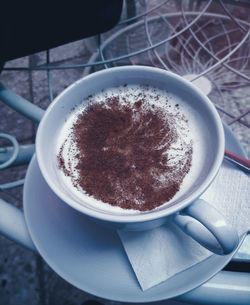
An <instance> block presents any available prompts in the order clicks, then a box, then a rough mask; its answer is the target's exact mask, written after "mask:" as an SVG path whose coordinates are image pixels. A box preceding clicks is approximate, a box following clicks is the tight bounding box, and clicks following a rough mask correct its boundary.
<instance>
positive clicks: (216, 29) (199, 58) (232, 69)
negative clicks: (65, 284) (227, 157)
mask: <svg viewBox="0 0 250 305" xmlns="http://www.w3.org/2000/svg"><path fill="white" fill-rule="evenodd" d="M249 33H250V3H249V2H248V1H233V0H232V1H222V0H218V1H213V0H209V1H191V0H190V1H184V0H183V1H170V0H169V1H168V0H165V1H160V0H159V1H156V0H154V1H152V0H151V1H149V0H148V1H147V0H138V1H131V0H127V1H125V2H124V8H123V13H122V18H121V21H120V22H119V24H118V25H117V26H116V27H115V28H113V29H112V30H110V31H108V32H106V33H104V34H101V35H99V36H95V37H91V38H87V39H83V40H81V41H77V42H74V43H71V44H67V45H64V46H61V47H58V48H55V49H51V50H47V51H44V52H40V53H37V54H34V55H31V56H29V57H25V58H22V59H18V60H13V61H9V62H7V63H6V65H5V67H4V69H3V72H2V74H1V75H0V80H1V81H2V83H3V84H4V85H3V84H0V100H1V101H2V102H3V103H5V104H6V105H8V106H10V107H11V108H13V109H14V110H16V111H18V112H19V113H21V115H22V116H25V117H27V118H29V119H31V122H32V123H30V122H29V121H28V120H26V119H22V116H20V115H16V114H13V113H14V112H13V111H10V110H9V108H8V107H5V106H4V107H3V112H2V117H1V129H0V132H1V135H0V137H1V138H2V139H4V141H5V142H3V147H1V148H0V169H1V170H3V169H5V170H4V171H1V176H2V180H1V182H2V184H1V185H0V196H1V199H0V232H1V233H2V234H3V235H5V236H7V237H8V238H10V239H12V240H14V241H16V242H17V243H19V244H21V245H23V246H25V247H26V248H28V249H30V250H32V251H35V252H36V249H35V247H34V245H33V243H32V241H31V239H30V237H29V234H28V231H27V228H26V225H25V222H24V218H23V213H22V211H21V210H20V209H19V208H20V206H21V188H20V186H22V184H23V182H24V176H22V175H24V173H25V169H26V165H27V163H28V162H29V161H30V159H31V157H32V155H33V153H34V144H33V143H34V138H35V130H36V127H37V123H39V121H40V119H41V117H42V115H43V113H44V109H46V107H47V106H48V104H49V101H52V100H53V98H54V96H56V95H57V94H58V93H59V92H60V91H62V90H63V89H64V88H65V87H66V86H68V85H69V84H71V83H72V82H73V81H75V80H76V79H78V78H80V77H82V76H84V75H87V74H89V73H92V72H93V71H97V70H100V69H104V68H106V69H107V68H109V67H113V66H118V65H125V64H141V65H151V66H157V67H160V68H163V69H166V70H170V71H173V72H175V73H178V74H180V75H182V76H184V77H186V78H187V79H189V80H190V81H192V82H194V83H195V84H196V85H197V86H199V87H200V88H201V89H202V90H204V91H205V93H206V94H207V95H208V96H209V98H210V99H211V100H212V102H213V103H214V104H215V106H216V108H217V110H218V111H219V114H220V115H221V118H222V120H223V121H224V122H225V123H226V124H227V125H228V126H230V128H231V130H232V131H233V133H234V134H235V135H236V137H237V139H238V140H239V142H240V143H241V145H242V147H243V149H244V150H245V152H246V156H247V157H248V158H249V157H250V145H249V144H250V136H249V130H250V129H249V128H250V108H249V106H250V99H249V97H250V43H249ZM17 82H19V84H18V83H17ZM5 85H6V86H7V87H8V88H10V89H13V90H16V91H19V92H17V93H18V94H16V93H14V92H13V91H11V90H9V89H7V88H6V87H5ZM24 86H26V87H25V88H24ZM19 94H21V95H22V96H23V97H21V96H20V95H19ZM29 101H31V102H29ZM6 109H8V110H6ZM13 120H14V122H13ZM9 142H11V144H10V143H9ZM2 173H3V174H2ZM19 176H20V177H19ZM9 177H10V178H9ZM10 202H11V203H14V205H15V206H14V205H13V204H12V205H10V204H9V203H10ZM3 215H4V217H3ZM13 224H14V225H13ZM1 264H2V262H1V263H0V265H1ZM249 266H250V238H249V236H248V237H247V238H246V239H245V241H244V243H243V245H242V247H241V249H240V250H239V252H238V253H237V254H236V255H235V257H234V258H233V260H232V262H231V263H230V264H229V265H228V266H227V267H226V268H225V270H223V271H221V272H219V273H218V274H217V275H216V276H215V277H214V278H212V279H211V280H209V281H208V282H207V283H205V284H203V285H202V286H201V287H199V288H196V289H195V290H193V291H191V292H188V293H186V294H185V295H183V296H180V297H179V298H178V300H177V301H183V302H190V303H193V304H250V267H249ZM2 283H3V282H2ZM0 296H1V294H0ZM104 302H106V303H107V304H109V301H104ZM46 304H47V303H46ZM112 304H113V303H112Z"/></svg>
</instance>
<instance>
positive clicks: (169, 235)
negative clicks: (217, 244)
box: [118, 161, 250, 290]
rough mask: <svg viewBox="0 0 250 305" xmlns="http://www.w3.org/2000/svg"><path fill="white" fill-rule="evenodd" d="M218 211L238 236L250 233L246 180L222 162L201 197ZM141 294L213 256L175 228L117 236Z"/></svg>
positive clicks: (235, 169)
mask: <svg viewBox="0 0 250 305" xmlns="http://www.w3.org/2000/svg"><path fill="white" fill-rule="evenodd" d="M201 198H202V199H204V200H206V201H208V202H209V203H210V204H211V205H213V206H214V207H216V209H217V210H219V211H220V212H221V213H222V214H223V215H224V217H225V218H226V220H227V221H228V223H230V224H232V225H233V226H234V227H235V228H236V229H237V230H238V234H239V236H241V235H242V234H244V233H246V232H247V231H248V230H249V229H250V187H249V176H247V175H246V174H245V173H243V172H242V171H240V170H239V169H238V168H236V167H234V166H232V165H231V164H230V163H229V162H228V161H224V162H223V164H222V167H221V169H220V171H219V173H218V175H217V177H216V178H215V180H214V182H213V183H212V185H211V186H210V187H209V189H208V190H207V191H206V192H205V193H204V194H203V195H202V197H201ZM118 234H119V236H120V239H121V241H122V244H123V246H124V249H125V251H126V253H127V256H128V258H129V261H130V263H131V265H132V267H133V269H134V272H135V274H136V276H137V279H138V281H139V283H140V285H141V288H142V290H146V289H149V288H151V287H153V286H155V285H157V284H159V283H161V282H163V281H165V280H167V279H169V278H170V277H171V276H173V275H175V274H176V273H178V272H181V271H183V270H185V269H187V268H189V267H191V266H194V265H195V264H197V263H199V262H201V261H203V260H205V259H206V258H208V257H209V256H211V255H212V253H211V252H210V251H208V250H206V249H204V248H203V247H202V246H200V245H199V244H198V243H197V242H195V241H194V240H193V239H192V238H190V237H189V236H187V235H186V234H185V233H183V232H182V231H181V230H180V229H179V228H178V227H177V226H176V225H175V224H173V223H168V224H166V225H164V226H161V227H159V228H156V229H153V230H148V231H143V232H125V231H119V232H118Z"/></svg>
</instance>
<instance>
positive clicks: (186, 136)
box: [56, 85, 205, 215]
mask: <svg viewBox="0 0 250 305" xmlns="http://www.w3.org/2000/svg"><path fill="white" fill-rule="evenodd" d="M141 92H142V88H141V87H140V86H136V85H129V86H120V87H118V88H109V89H107V90H104V91H102V92H99V93H97V94H95V95H93V96H91V97H88V98H87V99H86V100H84V101H83V104H82V105H80V106H78V107H77V108H76V109H75V110H73V111H72V113H71V114H70V115H69V117H68V119H67V121H66V122H65V124H64V126H63V128H62V130H61V132H60V134H59V136H58V142H57V147H56V155H58V153H59V152H60V153H61V155H62V157H63V158H64V161H65V167H66V169H67V170H70V171H71V173H73V175H74V178H77V176H78V172H77V170H76V166H77V163H78V161H77V159H76V158H75V155H76V153H77V151H78V149H77V147H76V144H75V143H74V140H73V136H72V126H73V125H74V123H75V122H76V120H77V117H78V115H79V114H81V113H83V111H84V110H85V108H86V106H87V105H88V104H89V103H93V102H94V103H100V102H102V101H103V100H105V99H106V98H109V97H113V96H119V102H120V103H121V104H122V103H131V105H133V104H134V103H135V102H137V101H138V98H139V97H140V96H141ZM143 93H144V97H145V99H147V101H148V102H149V103H150V104H151V105H152V107H154V106H157V107H161V108H162V109H164V110H165V111H166V113H168V114H170V115H171V114H172V115H173V117H175V116H176V114H177V113H178V117H180V114H181V116H182V117H183V119H181V120H175V124H176V130H177V132H178V135H179V136H178V140H177V141H176V142H175V143H173V144H172V145H171V146H170V148H169V150H168V156H170V157H171V158H169V159H170V160H169V161H168V162H169V163H168V165H175V164H177V163H178V161H179V160H180V159H181V158H182V157H183V154H184V153H185V150H184V151H183V149H182V148H183V147H185V145H187V146H188V145H192V149H193V154H192V165H191V168H190V171H189V172H188V174H187V175H186V176H185V178H184V180H183V182H182V184H181V186H180V190H179V191H178V192H177V193H176V194H175V196H174V197H173V198H172V199H171V200H170V201H168V202H166V203H165V204H164V205H161V206H160V207H158V208H162V207H163V206H166V205H169V204H171V203H172V202H173V201H175V200H177V199H178V198H180V197H181V196H182V195H183V194H184V193H185V192H186V191H187V190H188V189H189V188H190V186H191V185H192V183H193V181H195V180H196V178H197V177H198V176H199V174H200V172H201V167H202V164H203V162H204V160H203V158H204V157H203V156H204V152H203V151H202V150H203V149H204V148H203V147H205V145H203V142H204V137H203V133H202V132H201V131H200V126H202V124H199V118H198V117H197V116H196V115H195V113H194V111H193V110H192V109H191V108H189V106H188V105H186V104H185V103H184V102H183V101H182V100H181V99H180V98H179V97H178V96H176V95H174V94H172V93H169V92H166V91H163V90H160V89H155V88H152V87H144V88H143ZM125 99H126V101H125ZM185 118H186V119H187V120H186V119H185ZM62 146H63V149H62ZM58 178H59V179H60V180H61V182H62V184H63V185H65V187H66V188H67V189H68V190H69V191H70V192H71V193H73V194H74V196H75V197H76V198H77V199H78V200H77V201H78V202H81V203H82V204H83V205H86V196H87V197H88V204H87V205H88V206H89V205H91V207H92V208H94V209H98V210H100V209H101V210H102V211H105V212H107V213H109V212H111V213H115V214H126V215H129V214H138V213H143V212H141V211H138V210H126V209H122V208H120V207H116V206H111V205H110V204H108V203H104V202H102V201H100V200H96V199H95V198H94V197H92V196H89V195H87V194H86V193H85V192H84V191H83V190H82V189H79V188H77V187H76V186H75V185H74V182H73V181H72V178H71V177H69V176H66V175H65V174H64V173H63V171H61V170H59V169H58ZM158 179H163V180H162V181H163V182H164V177H158ZM158 208H156V209H158Z"/></svg>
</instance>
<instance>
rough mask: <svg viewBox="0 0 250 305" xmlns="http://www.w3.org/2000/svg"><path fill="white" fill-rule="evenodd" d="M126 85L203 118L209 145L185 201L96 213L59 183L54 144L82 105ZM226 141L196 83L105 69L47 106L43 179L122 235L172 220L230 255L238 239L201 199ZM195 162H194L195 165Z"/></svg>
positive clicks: (40, 145)
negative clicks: (157, 93) (170, 98)
mask: <svg viewBox="0 0 250 305" xmlns="http://www.w3.org/2000/svg"><path fill="white" fill-rule="evenodd" d="M124 84H138V85H145V84H147V85H150V86H153V87H156V88H159V89H163V90H167V91H168V92H171V93H173V94H175V95H176V96H178V97H179V98H181V99H182V100H183V101H184V103H187V104H188V107H189V108H190V109H193V111H195V114H196V116H197V117H199V124H200V127H201V130H204V131H206V132H204V137H206V141H205V142H204V143H205V144H204V145H206V147H205V149H204V150H203V151H205V152H204V153H205V156H204V158H203V160H204V162H203V164H202V167H201V170H200V174H199V175H198V177H197V178H196V179H195V181H194V183H193V184H192V185H191V186H190V187H189V188H188V190H186V191H185V192H184V193H183V194H182V196H180V197H178V198H177V199H176V200H175V201H173V202H171V205H164V207H162V208H159V209H155V210H152V211H147V213H136V214H117V213H112V212H107V211H103V210H102V209H93V208H92V207H91V205H90V204H88V201H89V200H88V196H87V195H86V197H85V199H84V200H82V202H79V201H78V200H76V198H75V196H74V195H73V194H72V193H71V192H70V190H67V189H65V186H62V184H61V183H60V180H59V179H58V176H57V172H58V168H57V162H56V158H57V155H56V149H55V147H56V143H57V138H58V135H59V133H60V130H61V129H62V127H63V126H64V124H65V121H66V119H67V117H68V116H69V114H70V113H71V111H72V109H73V108H75V107H76V106H77V105H80V104H81V103H82V102H83V100H84V99H85V98H86V97H87V96H89V95H93V94H95V93H97V92H100V91H101V90H103V89H106V88H112V87H116V86H120V85H124ZM224 149H225V138H224V131H223V126H222V122H221V119H220V117H219V115H218V113H217V111H216V109H215V107H214V106H213V104H212V103H211V101H210V100H209V99H208V98H207V97H206V96H205V95H204V94H203V93H202V92H201V91H200V90H199V89H197V88H196V87H195V86H194V85H193V84H192V83H190V82H188V81H187V80H184V79H183V78H182V77H180V76H178V75H176V74H173V73H170V72H167V71H165V70H162V69H158V68H153V67H146V66H123V67H116V68H110V69H107V70H102V71H99V72H96V73H93V74H91V75H88V76H87V77H84V78H82V79H80V80H78V81H77V82H75V83H74V84H72V85H71V86H70V87H68V88H67V89H66V90H64V91H63V92H62V93H61V94H60V95H59V96H58V97H57V98H56V99H55V100H54V101H53V103H52V104H51V105H50V106H49V107H48V109H47V110H46V113H45V115H44V117H43V118H42V121H41V122H40V125H39V128H38V132H37V137H36V154H37V160H38V164H39V167H40V169H41V172H42V175H43V177H44V178H45V180H46V182H47V183H48V185H49V186H50V188H51V189H52V190H53V191H54V192H55V194H56V195H57V196H59V197H60V198H61V199H62V200H63V201H64V202H65V203H66V204H68V205H70V206H71V207H72V208H74V209H76V210H78V211H79V212H81V213H83V214H84V215H87V216H89V217H91V218H93V219H94V220H95V221H98V222H100V223H102V224H105V225H108V226H111V227H112V228H114V229H120V230H147V229H152V228H155V227H157V226H160V225H163V224H164V223H166V222H167V221H170V220H173V221H174V222H175V223H176V224H177V225H178V226H179V227H180V228H181V229H182V230H183V231H185V232H186V233H187V234H188V235H190V236H191V237H192V238H194V239H195V240H196V241H198V242H199V243H200V244H201V245H203V246H204V247H206V248H208V249H209V250H211V251H213V252H215V253H218V254H227V253H230V252H231V251H233V250H234V249H235V247H236V246H237V245H238V235H237V233H236V231H235V230H234V228H232V227H231V226H230V225H229V224H227V223H226V221H225V220H224V218H223V216H222V215H221V214H220V213H219V212H218V211H217V210H216V209H215V208H214V207H212V206H211V205H210V204H209V203H207V202H205V201H204V200H201V199H199V197H200V196H201V194H202V193H203V192H204V191H205V190H206V189H207V188H208V187H209V185H210V184H211V183H212V182H213V180H214V178H215V177H216V174H217V173H218V171H219V168H220V166H221V164H222V161H223V156H224ZM193 162H195V160H193Z"/></svg>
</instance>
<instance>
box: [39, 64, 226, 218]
mask: <svg viewBox="0 0 250 305" xmlns="http://www.w3.org/2000/svg"><path fill="white" fill-rule="evenodd" d="M119 70H120V71H124V70H127V71H128V70H130V71H131V72H132V71H133V70H142V71H156V72H159V73H163V74H167V75H168V76H170V77H172V78H174V79H176V81H178V82H181V83H183V85H185V86H188V87H190V88H191V89H192V90H193V91H195V92H196V94H197V95H198V96H199V97H200V98H201V99H203V100H204V101H205V102H206V104H207V106H208V107H209V110H210V112H211V113H212V114H213V116H214V118H215V119H216V127H217V131H218V139H219V143H220V146H219V147H218V153H217V155H216V158H215V160H214V162H213V169H212V170H210V172H209V175H208V176H207V177H206V178H205V179H204V181H203V183H202V184H201V185H200V186H199V188H198V189H197V190H195V191H194V192H193V193H192V194H190V196H188V198H186V199H184V200H182V201H181V202H179V203H176V204H173V205H170V206H167V207H166V208H165V209H159V210H158V209H157V208H156V209H154V210H151V211H146V212H139V213H135V214H115V213H114V214H112V213H106V212H102V211H101V210H99V211H98V210H94V209H91V208H88V207H87V206H85V205H81V204H79V203H77V202H75V201H74V200H73V199H72V198H70V197H68V196H67V195H66V194H65V193H63V192H61V190H60V189H59V188H58V187H57V186H56V185H55V184H54V183H53V179H52V177H50V175H49V173H48V171H47V169H46V165H45V164H44V162H43V156H42V154H41V149H39V146H40V139H41V138H42V137H43V129H44V126H45V125H46V122H47V117H48V116H49V114H50V112H51V111H53V108H54V105H55V104H57V103H58V102H60V100H61V98H62V97H63V96H64V95H65V94H66V93H68V92H70V91H71V90H73V88H74V87H75V86H79V85H81V84H82V83H83V82H85V81H86V80H87V79H91V78H95V77H96V76H100V75H103V76H104V77H105V74H109V73H112V71H119ZM35 147H36V155H37V161H38V165H39V168H40V170H41V173H42V175H43V177H44V179H45V181H46V183H47V184H48V185H49V187H50V188H51V189H52V191H53V192H54V193H55V194H56V195H57V196H58V197H59V198H60V199H61V200H62V201H64V202H65V203H67V204H68V205H70V206H71V207H72V208H74V209H76V210H78V211H79V212H81V213H83V214H85V215H87V216H90V217H93V218H96V219H99V220H102V221H107V222H115V223H139V222H145V221H150V220H155V219H159V218H163V217H167V216H169V215H172V214H174V213H176V212H178V211H180V210H182V209H184V208H185V207H187V206H188V205H189V204H191V203H192V202H193V201H194V200H196V199H197V198H199V197H200V196H201V195H202V194H203V193H204V192H205V191H206V189H207V188H208V187H209V186H210V184H211V183H212V182H213V180H214V178H215V177H216V175H217V173H218V171H219V169H220V166H221V164H222V161H223V157H224V151H225V136H224V129H223V124H222V121H221V119H220V116H219V114H218V112H217V110H216V108H215V106H214V105H213V103H212V102H211V101H210V100H209V98H208V97H207V96H206V95H205V94H204V93H203V92H202V91H201V90H200V89H199V88H197V87H196V86H195V85H194V84H192V83H191V82H189V81H188V80H185V79H184V78H183V77H181V76H179V75H177V74H175V73H173V72H170V71H166V70H163V69H161V68H156V67H150V66H141V65H131V66H119V67H112V68H109V69H104V70H101V71H97V72H94V73H92V74H89V75H87V76H84V77H82V78H80V79H79V80H77V81H75V82H74V83H72V84H71V85H70V86H68V87H67V88H66V89H64V90H63V91H62V92H61V93H60V94H59V95H58V96H57V97H56V98H55V99H54V101H53V102H52V103H51V104H50V105H49V107H48V108H47V110H46V111H45V114H44V116H43V117H42V120H41V121H40V124H39V126H38V130H37V135H36V141H35Z"/></svg>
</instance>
